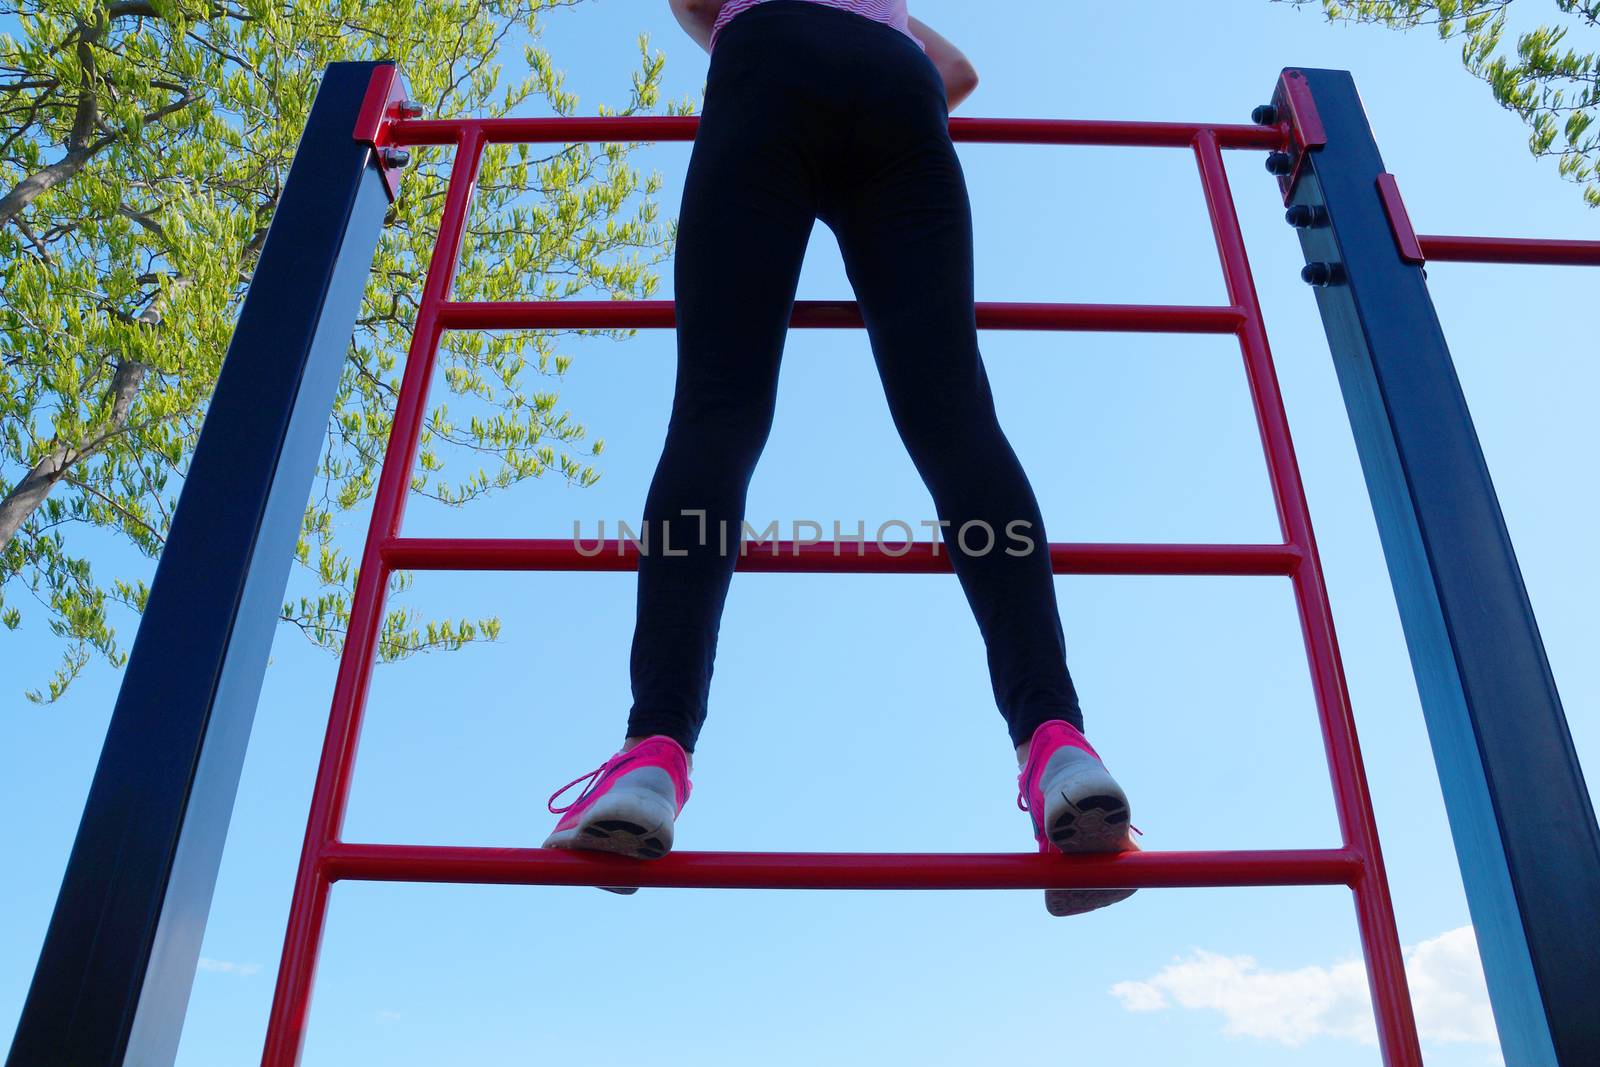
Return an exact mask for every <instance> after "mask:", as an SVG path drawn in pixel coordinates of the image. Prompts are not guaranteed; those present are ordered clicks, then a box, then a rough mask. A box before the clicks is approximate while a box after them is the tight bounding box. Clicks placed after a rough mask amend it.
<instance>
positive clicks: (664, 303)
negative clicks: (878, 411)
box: [438, 300, 1244, 333]
mask: <svg viewBox="0 0 1600 1067" xmlns="http://www.w3.org/2000/svg"><path fill="white" fill-rule="evenodd" d="M977 318H978V328H979V329H980V330H1076V331H1081V332H1099V333H1237V332H1238V331H1239V330H1240V328H1241V327H1242V326H1243V324H1244V313H1243V312H1242V311H1240V310H1239V309H1238V308H1231V307H1205V306H1183V305H1176V306H1174V305H1162V304H1148V305H1146V304H1040V303H997V302H992V301H984V302H980V303H978V304H977ZM438 321H439V324H440V325H441V326H442V327H443V328H444V329H447V330H580V329H589V330H598V329H636V330H648V329H671V328H672V327H673V326H675V325H676V324H677V316H676V313H675V310H674V306H673V302H672V301H670V300H524V301H497V302H493V303H471V302H465V301H462V302H455V303H447V304H443V305H441V306H440V307H439V311H438ZM789 325H791V326H796V327H802V328H808V329H850V328H854V327H860V326H861V325H862V321H861V310H860V308H859V306H858V305H857V304H856V302H855V301H853V300H797V301H795V304H794V311H793V313H792V314H791V315H790V318H789Z"/></svg>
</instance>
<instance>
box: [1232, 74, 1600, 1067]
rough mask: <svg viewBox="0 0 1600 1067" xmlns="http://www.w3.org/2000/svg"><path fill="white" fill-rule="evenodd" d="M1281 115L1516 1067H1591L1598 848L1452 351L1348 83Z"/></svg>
mask: <svg viewBox="0 0 1600 1067" xmlns="http://www.w3.org/2000/svg"><path fill="white" fill-rule="evenodd" d="M1275 104H1276V105H1277V107H1276V112H1275V113H1273V114H1270V115H1268V114H1264V115H1262V116H1261V117H1262V118H1267V119H1270V120H1272V121H1284V122H1287V123H1289V124H1290V126H1291V128H1292V129H1293V131H1294V133H1295V140H1296V142H1297V148H1296V150H1295V151H1291V152H1290V153H1288V154H1287V155H1285V156H1278V157H1274V159H1273V160H1272V161H1271V162H1270V163H1269V168H1270V169H1272V170H1273V171H1274V173H1278V174H1280V176H1281V177H1282V178H1283V180H1284V183H1285V186H1286V199H1287V202H1288V203H1289V204H1290V205H1291V207H1290V221H1291V222H1293V223H1295V224H1296V225H1297V226H1299V227H1300V240H1301V244H1302V246H1303V247H1304V250H1305V255H1306V260H1307V269H1306V279H1307V281H1310V282H1312V284H1314V285H1317V286H1318V288H1317V303H1318V306H1319V307H1320V309H1321V312H1322V319H1323V324H1324V326H1325V327H1326V330H1327V334H1328V341H1329V344H1330V345H1331V347H1332V349H1333V359H1334V365H1335V366H1336V367H1337V369H1338V374H1339V383H1340V386H1341V388H1342V390H1343V392H1344V398H1345V404H1346V406H1347V407H1348V408H1349V412H1350V423H1351V426H1352V427H1353V429H1354V431H1355V440H1356V446H1357V449H1358V450H1359V452H1360V455H1361V464H1362V468H1363V470H1364V471H1365V474H1366V480H1367V489H1368V491H1369V493H1370V494H1371V496H1372V503H1373V508H1374V510H1375V511H1376V513H1377V519H1378V528H1379V532H1380V534H1381V535H1382V539H1383V548H1384V554H1385V555H1386V556H1387V558H1388V563H1389V574H1390V577H1391V578H1392V580H1393V583H1394V589H1395V595H1396V597H1397V599H1398V601H1399V606H1400V618H1401V622H1402V624H1403V626H1404V628H1405V634H1406V641H1407V644H1408V645H1409V647H1410V651H1411V661H1412V666H1413V668H1414V670H1415V672H1416V676H1417V688H1418V690H1419V691H1420V694H1421V697H1422V708H1423V712H1424V715H1425V716H1426V718H1427V724H1428V734H1429V738H1430V740H1431V742H1432V745H1433V752H1434V760H1435V762H1436V763H1437V764H1438V769H1439V779H1440V782H1441V784H1442V786H1443V789H1444V799H1445V805H1446V807H1447V809H1448V811H1449V817H1450V828H1451V832H1452V834H1453V835H1454V838H1455V845H1456V853H1457V855H1458V857H1459V858H1460V862H1461V873H1462V878H1463V881H1464V882H1465V885H1466V890H1467V902H1468V905H1469V907H1470V909H1471V913H1472V922H1473V926H1474V927H1475V928H1476V930H1477V935H1478V946H1479V951H1480V953H1481V954H1482V956H1483V963H1484V970H1485V973H1486V974H1487V976H1488V981H1489V995H1490V999H1491V1001H1492V1002H1493V1005H1494V1015H1495V1022H1496V1024H1497V1025H1498V1027H1499V1031H1500V1040H1501V1043H1502V1045H1503V1047H1504V1051H1505V1058H1506V1062H1507V1063H1509V1064H1514V1065H1516V1067H1548V1065H1556V1064H1560V1065H1563V1067H1593V1065H1595V1064H1600V1011H1596V1008H1595V996H1596V993H1597V991H1600V830H1597V829H1596V826H1595V816H1594V808H1593V806H1592V804H1591V803H1590V800H1589V793H1588V790H1587V788H1586V787H1585V785H1584V781H1583V772H1582V770H1581V769H1580V767H1579V766H1578V758H1577V754H1576V753H1575V752H1574V751H1573V747H1572V738H1571V735H1570V734H1569V733H1568V730H1567V721H1566V716H1565V715H1564V714H1563V713H1562V709H1561V699H1560V697H1559V696H1558V694H1557V693H1556V687H1555V682H1554V679H1553V678H1552V677H1551V674H1550V665H1549V663H1548V662H1547V660H1546V658H1545V653H1544V645H1543V643H1542V642H1541V641H1540V639H1539V629H1538V626H1537V625H1536V624H1535V622H1534V618H1533V610H1532V608H1531V606H1530V605H1529V602H1528V594H1527V590H1526V589H1525V588H1524V587H1523V584H1522V575H1521V572H1520V571H1519V570H1518V568H1517V559H1516V556H1515V554H1514V553H1513V552H1512V549H1511V540H1510V537H1509V536H1508V534H1507V533H1506V526H1505V521H1504V519H1503V518H1502V516H1501V514H1500V505H1499V502H1498V500H1497V499H1496V497H1495V492H1494V486H1493V485H1492V484H1491V482H1490V480H1489V471H1488V468H1487V467H1486V466H1485V464H1484V459H1483V452H1482V450H1481V449H1480V447H1479V445H1478V438H1477V434H1476V433H1475V432H1474V430H1473V426H1472V418H1471V415H1470V414H1469V413H1468V411H1467V404H1466V400H1465V399H1464V398H1463V396H1462V393H1461V385H1460V382H1459V381H1458V380H1457V378H1456V373H1455V368H1454V365H1453V364H1452V363H1451V359H1450V350H1449V347H1448V346H1447V345H1446V343H1445V338H1444V333H1443V331H1442V330H1441V329H1440V326H1439V319H1438V316H1437V315H1436V313H1435V311H1434V307H1433V301H1432V300H1431V299H1430V298H1429V296H1428V288H1427V281H1426V278H1425V277H1424V274H1423V270H1422V267H1421V266H1420V265H1419V264H1417V263H1415V262H1409V261H1407V259H1405V258H1403V257H1402V255H1401V253H1400V250H1399V249H1398V248H1397V245H1396V241H1395V237H1394V234H1393V232H1392V231H1391V229H1390V223H1389V219H1388V216H1387V215H1386V213H1385V211H1384V207H1383V204H1382V201H1381V200H1380V197H1379V192H1378V184H1377V183H1378V176H1379V175H1380V174H1382V173H1384V169H1383V161H1382V159H1381V158H1380V156H1379V154H1378V146H1377V144H1376V142H1375V141H1374V139H1373V135H1372V130H1371V128H1370V127H1369V126H1368V124H1367V119H1366V115H1365V113H1364V112H1363V110H1362V107H1361V100H1360V98H1359V96H1357V94H1356V87H1355V83H1354V81H1353V80H1352V79H1351V77H1350V75H1349V74H1348V73H1346V72H1344V71H1336V70H1287V71H1285V72H1284V75H1283V80H1282V81H1281V82H1280V85H1279V91H1278V94H1277V97H1276V98H1275ZM1318 141H1323V142H1324V143H1322V144H1321V145H1320V147H1319V146H1317V142H1318ZM1302 146H1303V147H1302Z"/></svg>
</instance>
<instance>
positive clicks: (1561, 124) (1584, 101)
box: [1275, 0, 1600, 207]
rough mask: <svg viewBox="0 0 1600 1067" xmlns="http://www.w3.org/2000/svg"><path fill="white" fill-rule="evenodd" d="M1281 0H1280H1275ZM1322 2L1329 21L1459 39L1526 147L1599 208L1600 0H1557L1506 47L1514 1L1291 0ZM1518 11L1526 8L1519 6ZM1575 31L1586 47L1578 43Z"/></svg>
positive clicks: (1472, 67)
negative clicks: (1525, 133) (1422, 29)
mask: <svg viewBox="0 0 1600 1067" xmlns="http://www.w3.org/2000/svg"><path fill="white" fill-rule="evenodd" d="M1275 2H1282V0H1275ZM1289 2H1290V3H1293V4H1294V5H1295V6H1296V7H1301V6H1304V5H1306V4H1310V3H1316V4H1318V5H1320V6H1321V8H1322V11H1323V13H1324V14H1325V15H1326V16H1327V17H1328V19H1329V21H1335V22H1339V21H1343V22H1356V23H1376V24H1378V25H1382V26H1388V27H1391V28H1393V29H1401V30H1409V29H1415V28H1416V27H1418V26H1432V27H1434V29H1435V30H1436V31H1437V32H1438V34H1439V37H1440V38H1441V39H1442V40H1451V39H1457V38H1459V39H1460V41H1461V61H1462V63H1463V64H1464V65H1465V66H1466V68H1467V70H1469V71H1471V72H1472V73H1473V74H1474V75H1476V76H1477V77H1478V78H1481V79H1482V80H1483V81H1484V82H1486V83H1487V84H1488V86H1489V88H1490V90H1491V91H1492V92H1493V93H1494V98H1495V100H1497V101H1498V102H1499V103H1500V105H1501V106H1502V107H1504V108H1506V109H1508V110H1510V111H1514V112H1516V113H1517V115H1519V116H1520V117H1521V118H1522V120H1523V121H1524V122H1526V123H1527V124H1528V126H1529V127H1530V128H1531V130H1532V132H1531V133H1530V134H1529V137H1528V147H1529V148H1530V149H1531V150H1532V152H1533V154H1534V155H1535V156H1538V157H1541V158H1542V157H1546V156H1554V157H1555V158H1556V167H1557V170H1558V171H1559V173H1560V174H1561V176H1562V177H1563V178H1565V179H1566V180H1568V181H1571V182H1575V183H1576V184H1578V185H1580V186H1582V187H1583V198H1584V200H1585V201H1587V202H1588V204H1589V206H1590V207H1600V127H1597V126H1596V125H1595V122H1596V119H1597V118H1600V0H1554V2H1555V6H1556V11H1555V12H1551V13H1550V14H1552V15H1555V16H1557V19H1556V21H1555V22H1553V23H1548V24H1546V23H1544V22H1542V21H1541V22H1540V24H1538V25H1535V26H1532V27H1531V28H1529V29H1527V30H1525V31H1523V32H1520V33H1518V34H1517V35H1516V43H1515V45H1514V46H1512V47H1510V48H1508V47H1507V45H1506V31H1507V20H1508V16H1509V15H1510V13H1511V8H1512V3H1513V0H1346V2H1343V3H1341V2H1338V0H1289ZM1519 10H1520V9H1519ZM1574 30H1576V31H1577V32H1578V33H1579V34H1580V35H1586V36H1584V37H1583V40H1584V42H1585V44H1586V45H1587V46H1588V47H1587V48H1585V47H1583V46H1578V47H1574V46H1573V45H1571V44H1570V43H1568V37H1569V36H1570V35H1571V34H1572V32H1573V31H1574Z"/></svg>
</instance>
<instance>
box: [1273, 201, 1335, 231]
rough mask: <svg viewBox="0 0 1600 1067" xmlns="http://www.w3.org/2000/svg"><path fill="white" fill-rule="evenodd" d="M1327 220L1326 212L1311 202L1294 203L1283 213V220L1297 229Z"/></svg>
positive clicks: (1306, 227) (1303, 228)
mask: <svg viewBox="0 0 1600 1067" xmlns="http://www.w3.org/2000/svg"><path fill="white" fill-rule="evenodd" d="M1326 220H1327V212H1326V211H1324V210H1323V209H1322V208H1320V207H1316V206H1314V205H1311V204H1296V205H1295V206H1294V207H1292V208H1290V209H1289V210H1288V211H1285V212H1284V213H1283V221H1285V222H1287V223H1288V224H1289V225H1290V226H1293V227H1294V228H1295V229H1297V230H1306V229H1310V228H1311V227H1312V226H1320V225H1321V224H1322V223H1323V222H1325V221H1326Z"/></svg>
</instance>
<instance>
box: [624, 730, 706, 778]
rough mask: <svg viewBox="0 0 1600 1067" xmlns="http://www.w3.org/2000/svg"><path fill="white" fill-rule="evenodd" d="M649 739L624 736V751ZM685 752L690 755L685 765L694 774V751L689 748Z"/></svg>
mask: <svg viewBox="0 0 1600 1067" xmlns="http://www.w3.org/2000/svg"><path fill="white" fill-rule="evenodd" d="M647 740H649V738H646V737H628V738H624V739H623V742H622V751H624V752H627V751H629V750H631V749H632V748H634V746H636V745H638V744H639V743H640V742H641V741H647ZM683 754H684V755H685V756H687V757H688V762H687V763H686V764H685V766H686V768H687V769H688V771H689V773H691V774H693V773H694V753H693V752H690V751H689V750H688V749H684V753H683Z"/></svg>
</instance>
